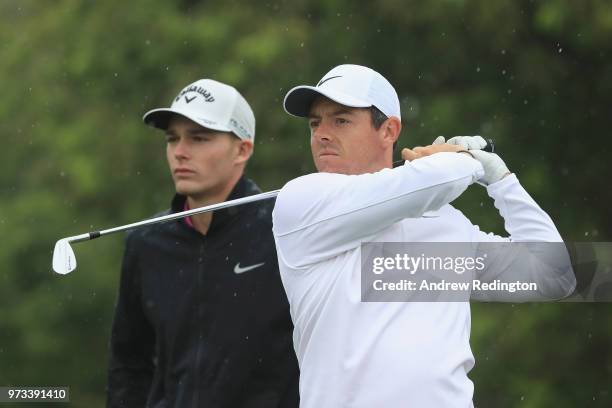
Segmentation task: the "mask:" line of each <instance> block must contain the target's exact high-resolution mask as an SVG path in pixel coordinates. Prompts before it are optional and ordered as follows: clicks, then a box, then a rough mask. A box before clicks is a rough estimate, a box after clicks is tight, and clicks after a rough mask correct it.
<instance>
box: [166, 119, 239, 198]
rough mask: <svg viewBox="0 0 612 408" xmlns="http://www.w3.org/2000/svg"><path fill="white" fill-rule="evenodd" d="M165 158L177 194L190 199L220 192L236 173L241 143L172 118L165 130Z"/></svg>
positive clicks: (192, 123) (222, 134) (227, 134)
mask: <svg viewBox="0 0 612 408" xmlns="http://www.w3.org/2000/svg"><path fill="white" fill-rule="evenodd" d="M166 142H167V145H166V156H167V158H168V164H169V165H170V172H171V173H172V178H173V180H174V185H175V188H176V192H177V193H179V194H183V195H186V196H191V197H193V198H201V197H207V196H211V195H215V194H217V193H219V192H220V191H222V190H223V189H224V187H225V186H227V183H229V182H231V180H232V177H233V176H234V175H235V173H236V171H241V170H240V169H238V168H237V166H236V158H237V157H238V154H239V151H240V144H241V143H242V141H241V140H240V139H239V138H238V137H236V136H234V135H232V134H230V133H225V132H217V131H214V130H210V129H207V128H204V127H202V126H200V125H198V124H197V123H195V122H193V121H191V120H189V119H187V118H185V117H184V116H180V115H174V116H173V117H172V119H171V120H170V122H169V124H168V128H167V129H166Z"/></svg>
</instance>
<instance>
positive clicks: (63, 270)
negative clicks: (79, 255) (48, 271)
mask: <svg viewBox="0 0 612 408" xmlns="http://www.w3.org/2000/svg"><path fill="white" fill-rule="evenodd" d="M76 266H77V262H76V257H75V256H74V251H73V250H72V247H71V246H70V241H68V240H67V239H66V238H63V239H60V240H59V241H57V242H56V243H55V249H54V250H53V270H54V271H55V272H56V273H59V274H61V275H66V274H68V273H70V272H72V271H74V270H75V269H76Z"/></svg>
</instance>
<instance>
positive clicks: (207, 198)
mask: <svg viewBox="0 0 612 408" xmlns="http://www.w3.org/2000/svg"><path fill="white" fill-rule="evenodd" d="M241 176H242V174H238V175H237V177H234V178H233V179H232V180H230V182H229V183H227V184H226V185H225V186H224V188H223V189H221V190H219V191H216V192H214V193H211V194H208V195H198V196H187V205H188V206H189V208H200V207H205V206H207V205H212V204H218V203H221V202H223V201H225V200H227V197H229V195H230V193H231V192H232V190H233V189H234V187H235V186H236V183H238V180H240V177H241ZM212 218H213V212H205V213H202V214H196V215H193V216H191V222H192V223H193V227H194V228H195V229H196V230H197V231H199V232H200V233H201V234H202V235H206V233H207V232H208V229H209V228H210V224H211V223H212Z"/></svg>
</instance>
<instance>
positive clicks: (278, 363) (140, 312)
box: [107, 177, 299, 408]
mask: <svg viewBox="0 0 612 408" xmlns="http://www.w3.org/2000/svg"><path fill="white" fill-rule="evenodd" d="M259 192H260V190H259V189H258V188H257V186H256V185H255V184H254V183H253V182H252V181H250V180H248V179H246V178H244V177H243V178H242V179H241V180H240V181H239V182H238V183H237V185H236V186H235V188H234V190H233V191H232V193H231V195H230V197H229V198H228V200H230V199H235V198H239V197H243V196H247V195H253V194H256V193H259ZM184 204H185V197H182V196H179V195H177V196H175V198H174V200H173V202H172V209H171V210H170V211H172V212H179V211H182V210H183V208H184ZM273 206H274V201H273V200H264V201H260V202H256V203H251V204H245V205H242V206H237V207H232V208H228V209H224V210H219V211H215V212H214V214H213V218H212V223H211V225H210V228H209V231H208V232H207V234H206V235H205V236H204V235H202V234H200V233H199V232H198V231H196V230H195V229H193V228H191V227H189V226H188V225H187V224H186V223H185V220H183V219H181V220H176V221H171V222H167V223H163V224H157V225H152V226H148V227H145V228H141V229H137V230H133V231H132V232H130V233H129V234H128V235H127V239H126V249H125V255H124V259H123V266H122V271H121V282H120V287H119V295H118V301H117V306H116V311H115V318H114V321H113V327H112V335H111V340H110V364H109V376H108V389H107V397H108V398H107V406H108V407H111V408H119V407H129V408H138V407H153V408H161V407H168V408H169V407H174V408H183V407H193V408H199V407H207V408H221V407H223V408H226V407H240V408H273V407H279V408H281V407H282V408H285V407H287V408H288V407H297V406H298V405H299V398H298V365H297V360H296V357H295V353H294V350H293V344H292V330H293V326H292V324H291V319H290V316H289V305H288V302H287V298H286V295H285V292H284V290H283V287H282V284H281V280H280V276H279V272H278V264H277V262H278V261H277V258H276V251H275V246H274V238H273V236H272V217H271V213H272V208H273Z"/></svg>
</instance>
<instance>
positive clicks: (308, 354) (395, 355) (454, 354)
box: [273, 153, 560, 408]
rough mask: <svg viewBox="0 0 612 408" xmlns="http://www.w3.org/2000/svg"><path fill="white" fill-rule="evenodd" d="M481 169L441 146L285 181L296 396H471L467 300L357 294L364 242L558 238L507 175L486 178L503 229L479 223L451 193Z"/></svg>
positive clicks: (386, 403) (278, 211)
mask: <svg viewBox="0 0 612 408" xmlns="http://www.w3.org/2000/svg"><path fill="white" fill-rule="evenodd" d="M482 174H483V169H482V166H481V165H480V163H479V162H477V161H476V160H474V159H472V158H470V157H468V156H467V155H464V154H456V153H438V154H435V155H432V156H429V157H426V158H423V159H419V160H416V161H413V162H411V163H406V165H404V166H401V167H398V168H395V169H384V170H381V171H379V172H376V173H371V174H363V175H342V174H333V173H316V174H310V175H307V176H303V177H299V178H297V179H295V180H292V181H290V182H289V183H287V184H286V185H285V186H284V187H283V189H282V190H281V192H280V194H279V196H278V198H277V201H276V206H275V209H274V213H273V223H274V225H273V232H274V237H275V241H276V246H277V253H278V258H279V267H280V272H281V278H282V281H283V285H284V287H285V291H286V292H287V296H288V299H289V303H290V309H291V316H292V319H293V323H294V326H295V329H294V347H295V350H296V353H297V357H298V361H299V363H300V399H301V406H302V407H305V408H325V407H330V408H338V407H360V408H361V407H363V408H366V407H367V408H372V407H420V408H424V407H425V408H426V407H469V406H472V395H473V384H472V382H471V381H470V379H469V378H468V376H467V374H468V372H469V371H470V370H471V368H472V367H473V365H474V358H473V355H472V352H471V349H470V345H469V335H470V308H469V303H468V302H437V303H434V302H428V303H420V302H404V303H401V302H393V303H391V302H389V303H385V302H376V303H364V302H361V291H360V289H361V288H360V285H361V277H360V268H361V253H360V246H361V243H362V242H481V241H485V242H490V241H495V240H501V241H503V240H508V239H517V240H543V241H560V236H559V234H558V232H557V231H556V229H555V227H554V225H553V223H552V221H551V220H550V218H549V217H548V216H547V215H546V213H544V212H543V211H542V210H541V209H540V208H539V207H538V206H537V204H536V203H535V202H534V201H533V200H532V199H531V197H529V195H528V194H527V192H525V190H524V189H523V188H522V187H521V186H520V184H519V182H518V180H517V179H516V177H515V176H513V175H511V176H508V177H506V178H504V179H503V180H501V181H499V182H497V183H495V184H493V185H491V186H489V187H488V189H487V191H488V193H489V195H490V196H491V197H492V198H493V199H494V200H495V206H496V207H497V208H498V209H499V211H500V214H501V215H502V217H504V220H505V225H506V229H507V230H508V232H509V233H510V238H502V237H498V236H495V235H492V234H485V233H483V232H481V231H480V230H479V229H478V227H476V226H474V225H473V224H472V223H471V222H470V221H469V220H468V219H467V218H466V217H465V216H464V215H463V214H462V213H461V212H460V211H458V210H456V209H455V208H453V207H452V206H450V205H449V204H448V203H449V202H451V201H453V200H454V199H455V198H457V197H458V196H459V195H460V194H461V193H462V192H463V191H464V190H465V189H466V188H467V187H468V186H469V185H470V184H472V183H473V182H474V181H475V180H477V179H478V178H480V177H481V176H482ZM432 211H433V212H434V213H431V212H432ZM428 212H429V213H428ZM426 213H428V214H426ZM424 214H426V215H430V214H434V215H435V216H433V217H431V216H425V217H423V215H424Z"/></svg>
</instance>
